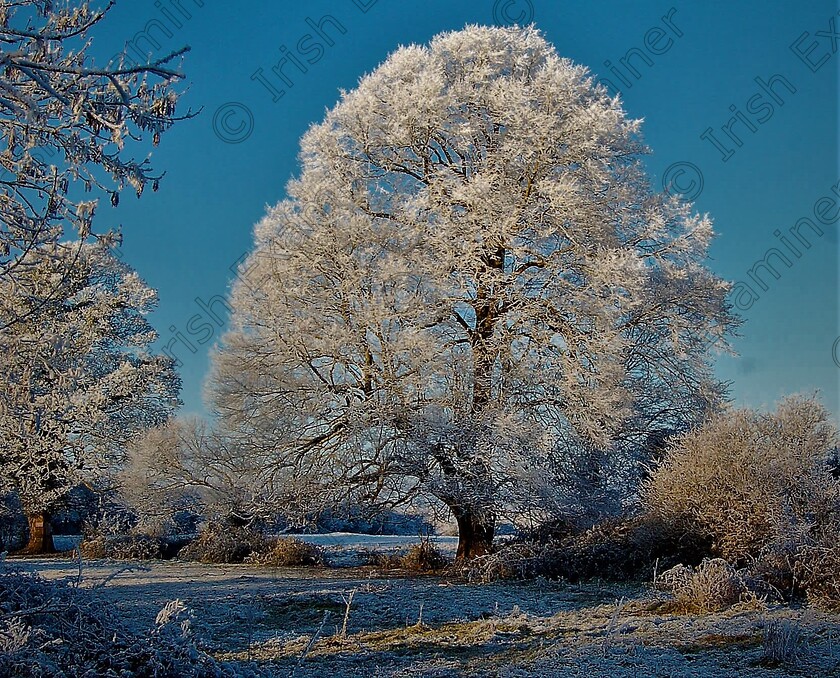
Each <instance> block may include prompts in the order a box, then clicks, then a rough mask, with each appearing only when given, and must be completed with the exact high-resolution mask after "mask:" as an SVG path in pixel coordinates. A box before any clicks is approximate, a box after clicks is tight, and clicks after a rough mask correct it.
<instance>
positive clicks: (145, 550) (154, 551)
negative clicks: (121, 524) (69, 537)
mask: <svg viewBox="0 0 840 678" xmlns="http://www.w3.org/2000/svg"><path fill="white" fill-rule="evenodd" d="M80 548H81V552H82V557H84V558H91V559H100V558H111V559H113V560H156V559H160V558H163V557H164V552H165V549H166V542H165V541H164V540H163V539H160V538H158V537H151V536H149V535H146V534H126V535H115V536H105V535H98V536H95V537H90V538H88V539H85V540H84V541H82V543H81V545H80Z"/></svg>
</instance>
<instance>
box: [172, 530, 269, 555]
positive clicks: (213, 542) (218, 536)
mask: <svg viewBox="0 0 840 678" xmlns="http://www.w3.org/2000/svg"><path fill="white" fill-rule="evenodd" d="M268 545H269V543H268V540H267V539H266V537H265V536H264V535H262V534H260V533H259V532H256V531H255V530H253V529H249V528H247V527H241V526H238V525H230V524H224V523H210V524H209V525H208V526H207V527H206V528H205V529H204V530H202V531H201V532H200V533H199V535H198V537H196V538H195V539H194V540H193V541H191V542H190V543H189V544H187V545H186V546H185V547H184V548H182V549H181V550H180V551H179V552H178V558H179V559H181V560H197V561H199V562H202V563H241V562H243V561H244V560H245V558H247V557H248V556H249V555H251V554H252V553H254V552H263V551H266V550H267V549H268Z"/></svg>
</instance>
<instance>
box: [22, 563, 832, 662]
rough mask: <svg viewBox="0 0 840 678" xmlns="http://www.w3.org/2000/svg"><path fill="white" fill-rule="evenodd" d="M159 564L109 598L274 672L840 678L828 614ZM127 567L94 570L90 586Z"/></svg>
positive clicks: (621, 589)
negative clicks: (174, 616)
mask: <svg viewBox="0 0 840 678" xmlns="http://www.w3.org/2000/svg"><path fill="white" fill-rule="evenodd" d="M24 564H25V565H26V566H27V567H30V568H33V569H38V570H39V571H40V572H42V574H43V575H44V576H46V577H50V578H64V577H74V576H76V575H77V574H78V572H77V570H76V569H75V568H74V565H73V564H72V562H70V561H67V560H63V561H61V560H40V561H29V562H25V563H24ZM148 566H149V567H150V569H149V570H148V571H145V572H143V571H134V572H126V573H123V574H120V575H118V576H116V577H114V578H113V579H111V581H110V582H108V584H107V585H106V586H104V587H102V588H101V589H100V590H99V595H103V596H108V597H110V598H111V600H112V601H113V602H115V604H116V605H117V608H118V609H119V610H120V612H121V614H123V615H124V616H125V617H126V618H127V619H128V620H129V621H130V622H131V623H134V624H136V625H137V626H138V628H149V627H150V625H152V624H154V620H155V616H156V614H157V613H158V612H159V610H160V609H161V608H162V607H163V606H164V605H165V604H166V603H167V602H168V601H170V600H173V599H175V598H178V599H180V600H182V601H183V602H184V604H185V605H186V606H187V607H188V608H190V609H191V610H192V612H193V619H194V622H193V632H194V634H195V636H196V638H197V639H198V640H199V641H200V642H201V644H202V647H204V648H205V649H207V650H209V651H210V652H212V653H213V654H214V655H215V656H216V657H218V658H220V659H229V660H233V661H234V662H242V663H243V665H244V664H245V663H246V662H247V661H248V660H249V658H250V659H253V660H255V661H257V663H258V665H259V667H260V669H261V671H262V672H263V673H264V675H266V676H275V675H276V676H290V675H294V676H295V677H296V678H304V677H312V676H334V677H335V678H343V677H344V676H366V677H367V678H374V677H379V676H382V677H385V676H430V677H431V676H436V677H443V676H457V675H475V676H488V677H489V676H497V677H504V678H520V677H522V678H524V677H526V676H577V675H579V676H592V675H595V676H598V675H613V676H689V675H703V676H731V675H736V674H737V675H745V676H787V675H800V676H801V675H811V676H823V675H825V676H830V675H840V617H838V616H837V615H832V614H830V613H825V612H819V611H816V610H809V609H791V608H788V607H780V606H768V607H767V609H765V610H760V609H758V610H757V609H745V608H743V607H738V606H736V607H735V608H731V609H728V610H723V611H720V612H711V613H707V614H704V615H701V616H695V615H692V614H674V613H671V612H667V613H666V612H663V610H667V609H668V607H669V604H670V603H671V602H672V599H671V598H669V597H667V596H666V595H665V594H664V593H658V592H653V591H651V590H648V589H646V588H644V587H639V586H616V585H604V584H599V583H597V582H596V583H588V584H582V585H576V586H570V585H563V584H558V583H551V582H545V581H535V582H530V583H502V582H500V583H494V584H487V585H478V584H467V583H464V582H461V581H455V580H447V579H445V578H442V577H436V576H412V577H404V576H385V575H383V573H381V572H380V571H377V570H373V569H371V568H345V569H326V568H306V569H293V568H288V569H287V568H264V567H263V568H255V567H251V566H248V565H203V564H199V563H176V562H153V563H150V564H149V565H148ZM119 567H120V565H118V564H115V563H112V562H110V563H109V562H108V561H99V562H96V563H93V564H90V565H88V564H86V565H85V567H84V570H83V584H84V585H85V586H93V585H95V584H96V583H97V582H101V581H103V580H104V579H105V578H107V577H108V576H109V575H111V574H113V572H114V571H116V570H117V569H118V568H119ZM351 592H352V599H351ZM348 601H349V605H348ZM345 619H346V629H344V631H345V632H344V633H342V631H343V628H342V627H343V626H344V622H345ZM791 629H793V630H794V631H795V635H796V637H795V638H793V637H792V636H791V634H789V633H788V631H789V630H791ZM794 649H795V651H794Z"/></svg>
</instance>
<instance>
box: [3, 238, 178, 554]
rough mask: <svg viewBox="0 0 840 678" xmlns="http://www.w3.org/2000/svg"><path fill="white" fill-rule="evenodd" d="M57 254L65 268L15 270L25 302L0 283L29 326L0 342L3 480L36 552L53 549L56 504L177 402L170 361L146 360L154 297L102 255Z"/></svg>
mask: <svg viewBox="0 0 840 678" xmlns="http://www.w3.org/2000/svg"><path fill="white" fill-rule="evenodd" d="M61 252H62V253H64V255H65V256H69V253H71V252H75V254H74V259H73V262H72V265H71V264H68V263H67V262H66V261H63V260H62V258H61V257H58V256H57V255H56V252H54V251H48V252H43V251H42V250H41V249H40V248H39V249H36V250H33V251H31V252H29V254H28V255H27V256H26V257H25V258H24V259H23V260H22V261H21V270H20V272H19V275H20V276H24V277H25V278H26V283H27V286H28V287H29V288H30V289H32V290H33V295H32V296H22V297H21V296H18V295H16V294H15V291H16V289H17V283H16V281H15V280H10V279H8V278H6V279H2V280H0V296H2V297H3V298H5V299H7V301H8V302H9V303H10V304H11V308H12V309H13V311H14V312H15V313H16V314H18V315H19V316H20V317H25V318H26V320H25V321H24V322H19V323H15V324H14V325H13V326H11V327H8V328H6V329H5V330H4V331H3V332H1V333H0V470H1V471H2V473H3V475H4V477H5V478H6V479H7V480H8V481H9V482H11V484H12V485H13V487H14V489H15V490H16V491H17V492H18V494H19V495H20V498H21V501H22V502H23V506H24V509H25V511H26V514H27V517H28V520H29V526H30V542H29V545H28V549H29V550H30V551H35V552H37V551H42V550H45V549H47V550H49V549H50V548H51V542H50V539H49V536H50V535H49V528H50V513H51V510H52V509H53V507H55V506H56V504H57V502H58V501H59V500H60V499H62V498H63V497H64V496H65V495H66V494H67V492H68V491H69V490H70V489H71V488H72V487H74V486H75V485H76V484H78V483H80V482H89V481H91V480H93V479H97V478H99V479H101V478H103V477H104V476H105V475H106V474H108V473H110V472H112V471H114V470H115V468H116V465H117V464H118V463H119V462H120V460H121V459H122V456H123V453H124V449H125V445H126V443H127V442H128V441H129V440H130V439H131V438H132V437H134V436H136V435H138V434H139V433H140V432H141V431H143V430H145V429H148V428H150V427H152V426H156V425H159V424H161V423H163V422H164V421H165V420H166V419H167V418H168V417H169V415H170V413H171V412H172V410H173V409H174V407H176V406H177V405H178V403H179V401H178V392H179V390H180V380H179V378H178V377H177V375H176V373H175V371H174V365H173V361H172V360H171V359H170V358H167V357H164V356H159V355H153V354H151V353H150V352H149V350H148V349H149V346H150V345H151V343H152V342H153V341H154V340H155V339H156V337H157V335H156V333H155V332H154V330H153V329H152V328H151V326H150V325H149V323H148V321H147V320H146V317H145V316H146V315H147V314H148V313H149V312H150V311H151V310H152V308H153V307H154V305H155V304H156V301H157V297H156V294H155V292H154V290H151V289H150V288H148V287H147V286H146V285H145V284H144V283H143V282H142V280H140V278H139V277H138V276H137V274H136V273H134V272H133V271H131V270H130V269H129V268H128V266H126V265H125V264H123V263H121V262H120V261H119V260H117V259H116V258H115V257H114V256H113V254H112V253H111V252H110V250H108V249H107V248H105V247H104V246H103V245H81V246H78V247H75V248H68V249H66V250H61ZM57 280H61V281H62V282H61V284H57ZM47 291H49V294H48V296H44V294H42V293H46V292H47ZM59 291H60V296H57V292H59ZM45 300H46V301H45Z"/></svg>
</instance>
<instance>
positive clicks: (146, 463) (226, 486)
mask: <svg viewBox="0 0 840 678" xmlns="http://www.w3.org/2000/svg"><path fill="white" fill-rule="evenodd" d="M271 472H272V468H271V465H270V464H261V463H259V459H257V458H256V456H255V455H253V454H245V453H244V451H243V445H242V444H241V443H240V442H238V441H237V440H235V439H233V438H231V437H229V436H224V435H222V434H220V432H219V431H217V430H215V429H214V428H213V427H212V426H210V425H209V424H208V423H207V422H206V421H204V420H203V419H199V418H196V417H178V418H175V419H172V420H170V421H168V422H167V423H166V424H164V425H162V426H158V427H156V428H153V429H150V430H149V431H147V432H146V433H145V434H144V435H142V436H140V437H138V438H137V439H136V440H134V441H132V443H131V444H130V445H129V447H128V455H127V458H126V464H125V465H124V467H123V469H122V472H121V474H120V478H119V481H120V485H121V487H122V494H123V496H124V497H125V498H126V499H127V500H128V502H129V503H130V504H131V505H132V506H133V507H134V508H135V509H136V510H137V511H138V512H139V513H140V514H141V515H142V516H144V517H150V518H153V519H154V518H157V519H162V518H164V517H166V516H167V515H171V513H172V512H173V509H174V508H175V507H176V506H178V505H179V504H181V503H182V502H183V500H184V498H185V497H189V496H195V497H197V498H198V499H200V501H201V503H202V505H203V506H204V509H205V511H206V513H207V514H208V517H209V518H210V519H211V520H223V521H226V522H228V523H233V524H239V525H243V524H246V523H248V522H250V521H251V520H252V519H254V518H256V517H258V516H259V517H267V516H268V513H267V511H266V509H267V507H268V506H269V505H270V506H277V504H278V503H279V502H278V501H277V498H276V496H275V495H272V494H271V492H270V488H271Z"/></svg>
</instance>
